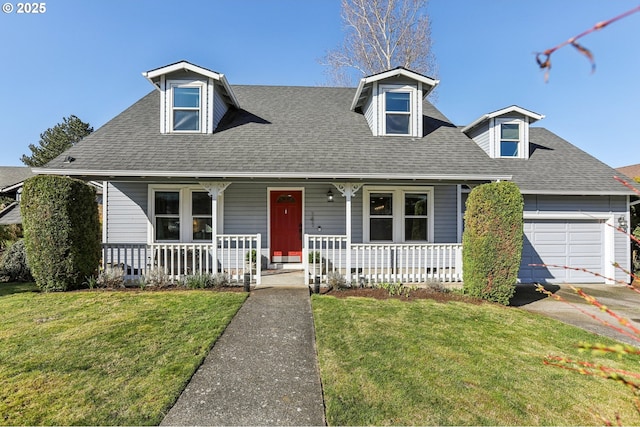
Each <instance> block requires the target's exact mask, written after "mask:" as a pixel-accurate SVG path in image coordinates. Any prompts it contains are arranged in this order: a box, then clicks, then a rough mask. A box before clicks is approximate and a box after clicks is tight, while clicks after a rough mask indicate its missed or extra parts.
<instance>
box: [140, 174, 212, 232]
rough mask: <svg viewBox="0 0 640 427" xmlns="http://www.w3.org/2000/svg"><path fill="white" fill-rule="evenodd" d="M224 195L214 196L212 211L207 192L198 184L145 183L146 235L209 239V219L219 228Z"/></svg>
mask: <svg viewBox="0 0 640 427" xmlns="http://www.w3.org/2000/svg"><path fill="white" fill-rule="evenodd" d="M223 203H224V196H223V195H222V194H220V195H219V196H218V199H217V204H216V206H217V212H216V214H215V215H212V209H213V203H212V200H211V196H210V195H209V193H208V192H207V191H204V190H203V188H202V187H201V186H196V185H188V186H187V185H185V186H174V185H166V184H157V185H152V186H150V187H149V206H148V210H149V227H150V231H149V236H150V238H151V239H152V243H172V242H198V243H210V242H211V240H212V238H213V226H212V224H213V221H214V220H215V221H216V225H217V231H218V233H222V232H223V222H224V221H223V218H222V216H223V212H224V207H223Z"/></svg>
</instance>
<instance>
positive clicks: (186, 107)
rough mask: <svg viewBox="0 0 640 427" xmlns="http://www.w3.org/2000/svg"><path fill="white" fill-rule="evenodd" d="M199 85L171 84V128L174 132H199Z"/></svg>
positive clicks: (200, 115) (200, 95)
mask: <svg viewBox="0 0 640 427" xmlns="http://www.w3.org/2000/svg"><path fill="white" fill-rule="evenodd" d="M201 89H202V88H201V86H193V85H174V86H172V95H173V96H172V100H171V102H172V116H171V118H172V126H173V127H172V129H173V131H174V132H200V129H201V117H202V114H201V105H202V100H201V97H202V92H201Z"/></svg>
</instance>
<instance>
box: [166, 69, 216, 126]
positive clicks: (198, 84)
mask: <svg viewBox="0 0 640 427" xmlns="http://www.w3.org/2000/svg"><path fill="white" fill-rule="evenodd" d="M186 87H195V88H198V89H200V107H198V111H199V116H198V118H199V123H198V127H199V129H198V130H175V129H174V128H173V125H174V123H173V111H174V109H175V110H185V111H194V110H195V108H174V106H173V90H174V88H186ZM206 88H207V85H206V83H205V82H202V81H199V80H169V81H168V82H167V94H168V96H167V113H168V114H167V122H168V128H167V130H168V131H169V133H205V132H206V128H205V123H206V115H207V112H206V110H207V109H206V108H205V105H206V104H207V102H208V101H207V96H206V95H207V94H206Z"/></svg>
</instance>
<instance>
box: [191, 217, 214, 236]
mask: <svg viewBox="0 0 640 427" xmlns="http://www.w3.org/2000/svg"><path fill="white" fill-rule="evenodd" d="M211 238H212V228H211V218H193V240H211Z"/></svg>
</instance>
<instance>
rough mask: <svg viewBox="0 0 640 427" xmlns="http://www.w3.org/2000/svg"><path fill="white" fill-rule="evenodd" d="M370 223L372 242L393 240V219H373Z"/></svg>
mask: <svg viewBox="0 0 640 427" xmlns="http://www.w3.org/2000/svg"><path fill="white" fill-rule="evenodd" d="M369 221H370V222H369V238H370V240H371V241H378V240H386V241H392V240H393V219H392V218H371V219H370V220H369Z"/></svg>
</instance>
